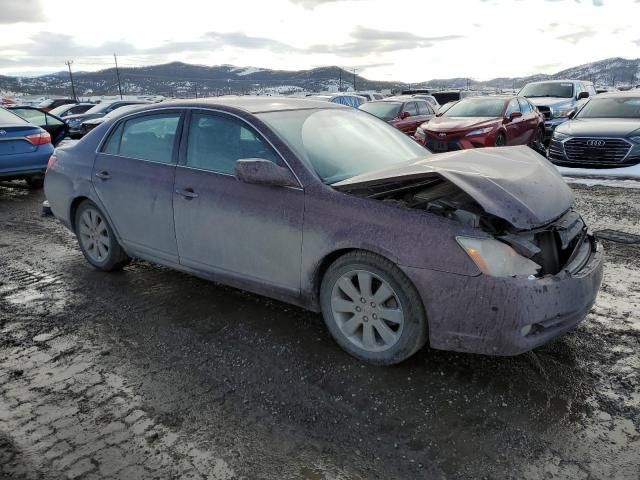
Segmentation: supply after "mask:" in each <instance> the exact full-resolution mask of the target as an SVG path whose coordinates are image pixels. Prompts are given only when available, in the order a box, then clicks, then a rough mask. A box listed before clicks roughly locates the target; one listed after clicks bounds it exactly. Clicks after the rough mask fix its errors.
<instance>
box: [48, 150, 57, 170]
mask: <svg viewBox="0 0 640 480" xmlns="http://www.w3.org/2000/svg"><path fill="white" fill-rule="evenodd" d="M57 161H58V157H56V154H55V153H54V154H53V155H51V156H50V157H49V162H48V163H47V172H48V171H49V170H51V169H52V168H53V166H54V165H55V164H56V162H57Z"/></svg>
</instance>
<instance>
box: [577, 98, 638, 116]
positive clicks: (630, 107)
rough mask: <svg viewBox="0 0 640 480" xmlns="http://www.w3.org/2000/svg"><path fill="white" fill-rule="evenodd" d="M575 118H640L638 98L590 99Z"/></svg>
mask: <svg viewBox="0 0 640 480" xmlns="http://www.w3.org/2000/svg"><path fill="white" fill-rule="evenodd" d="M576 118H640V96H638V97H624V98H592V99H591V100H590V101H589V102H587V104H586V105H585V106H584V107H583V108H582V110H580V112H579V113H578V115H576Z"/></svg>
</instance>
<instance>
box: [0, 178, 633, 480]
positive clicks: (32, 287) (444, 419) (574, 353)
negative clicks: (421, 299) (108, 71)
mask: <svg viewBox="0 0 640 480" xmlns="http://www.w3.org/2000/svg"><path fill="white" fill-rule="evenodd" d="M574 189H575V192H576V196H577V203H578V206H579V208H580V210H581V211H582V212H583V213H584V216H585V217H586V219H587V221H588V222H589V223H590V224H591V225H592V226H593V228H594V229H595V230H597V229H600V228H614V229H619V230H625V231H628V232H633V233H638V234H640V190H634V189H619V188H611V187H598V186H591V187H587V186H579V185H576V186H574ZM42 200H43V193H42V192H41V191H37V192H33V191H30V190H27V189H25V188H21V185H20V184H19V183H18V182H16V183H14V184H11V185H7V184H4V186H0V479H5V478H6V479H40V478H46V479H50V478H51V479H57V478H85V479H92V478H122V479H143V478H162V479H164V478H214V479H232V478H248V479H258V478H264V479H288V478H303V479H309V480H320V479H369V478H372V479H414V478H447V479H481V478H486V479H494V478H495V479H505V478H513V479H541V478H548V479H565V478H567V479H612V478H614V479H638V478H639V476H640V467H639V465H640V382H639V372H640V313H639V312H640V308H639V307H640V246H635V247H632V246H624V245H620V244H615V243H611V242H605V247H606V250H607V264H606V271H605V280H604V285H603V289H602V292H601V294H600V296H599V299H598V301H597V304H596V306H595V307H594V309H593V311H592V312H591V314H590V315H589V316H588V318H587V320H586V321H585V322H583V323H582V324H581V325H580V326H579V328H578V329H577V330H575V331H574V332H571V333H570V334H568V335H566V336H564V337H563V338H561V339H560V340H558V341H556V342H555V343H553V344H551V345H547V346H545V347H543V348H540V349H538V350H536V351H535V352H534V353H529V354H525V355H521V356H518V357H513V358H492V357H486V356H480V355H466V354H456V353H449V352H442V351H436V350H431V349H429V348H425V349H424V350H423V351H421V352H420V353H419V354H417V355H416V356H415V357H413V358H412V359H410V360H409V361H407V362H406V363H404V364H402V365H400V366H397V367H392V368H377V367H370V366H368V365H363V364H362V363H360V362H358V361H357V360H355V359H353V358H351V357H349V356H348V355H346V354H345V353H343V352H342V351H341V350H340V349H339V348H338V347H337V346H336V345H335V344H334V342H333V341H332V340H331V339H330V338H329V336H328V334H327V332H326V331H325V329H324V328H323V324H322V321H321V319H320V317H319V316H318V315H315V314H310V313H307V312H305V311H303V310H300V309H298V308H295V307H291V306H288V305H285V304H282V303H279V302H276V301H272V300H267V299H265V298H262V297H258V296H254V295H249V294H246V293H243V292H241V291H238V290H234V289H231V288H226V287H223V286H219V285H215V284H213V283H208V282H205V281H202V280H199V279H197V278H194V277H191V276H188V275H184V274H180V273H176V272H174V271H171V270H168V269H165V268H162V267H158V266H155V265H151V264H148V263H145V262H135V263H133V264H132V265H130V266H129V267H127V268H126V269H125V270H124V271H123V272H121V273H117V274H104V273H98V272H96V271H94V270H92V269H91V268H90V267H89V265H88V264H87V263H86V262H85V261H84V259H83V257H82V255H81V254H80V251H79V250H78V248H77V246H76V242H75V240H74V237H73V236H72V235H71V234H70V233H69V232H67V231H66V230H65V229H64V228H63V227H62V226H60V225H59V224H58V223H57V222H56V221H55V220H53V219H52V218H43V217H41V216H40V204H41V202H42Z"/></svg>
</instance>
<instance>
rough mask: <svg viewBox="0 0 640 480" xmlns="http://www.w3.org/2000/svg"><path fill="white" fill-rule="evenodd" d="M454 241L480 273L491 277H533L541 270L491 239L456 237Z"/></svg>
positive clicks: (508, 247) (507, 246)
mask: <svg viewBox="0 0 640 480" xmlns="http://www.w3.org/2000/svg"><path fill="white" fill-rule="evenodd" d="M456 240H457V241H458V243H459V244H460V246H461V247H462V248H463V249H464V251H465V252H467V255H469V257H471V260H473V261H474V263H475V264H476V265H477V266H478V268H479V269H480V270H481V271H482V273H484V274H486V275H491V276H492V277H514V276H516V275H535V274H536V273H538V270H540V268H541V267H540V265H538V264H537V263H535V262H532V261H531V260H529V259H527V258H524V257H523V256H522V255H519V254H518V253H516V251H515V250H514V249H513V248H511V247H510V246H509V245H506V244H504V243H502V242H500V241H498V240H495V239H493V238H475V237H456Z"/></svg>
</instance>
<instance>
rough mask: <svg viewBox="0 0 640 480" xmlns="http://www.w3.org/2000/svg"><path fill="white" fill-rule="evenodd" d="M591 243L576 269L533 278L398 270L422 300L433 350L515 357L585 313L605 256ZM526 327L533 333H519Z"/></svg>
mask: <svg viewBox="0 0 640 480" xmlns="http://www.w3.org/2000/svg"><path fill="white" fill-rule="evenodd" d="M589 245H590V250H591V251H590V252H589V256H588V258H587V260H586V263H584V265H583V266H582V267H581V268H580V270H579V271H577V272H575V273H570V272H569V271H567V270H564V271H562V272H560V273H559V274H557V275H553V276H552V275H547V276H545V277H543V278H537V279H533V280H528V279H521V278H496V277H490V276H487V275H478V276H476V277H467V276H461V275H455V274H449V273H442V272H435V271H431V270H425V269H419V268H412V267H401V268H402V269H403V271H404V272H405V273H406V274H407V276H409V278H410V279H411V280H412V281H413V282H414V284H415V285H416V287H417V289H418V291H419V292H420V295H421V296H422V300H423V303H424V305H425V309H426V312H427V317H428V320H429V341H430V344H431V347H433V348H437V349H442V350H453V351H459V352H468V353H481V354H488V355H517V354H520V353H524V352H527V351H529V350H531V349H533V348H536V347H538V346H540V345H543V344H545V343H547V342H549V341H551V340H553V339H554V338H557V337H558V336H560V335H562V334H563V333H565V332H567V331H568V330H571V329H573V328H574V327H575V326H576V325H577V324H578V323H580V322H581V321H582V320H584V318H585V317H586V315H587V314H588V313H589V310H590V309H591V307H592V306H593V303H594V302H595V299H596V296H597V293H598V290H599V288H600V284H601V283H602V272H603V257H604V252H603V249H602V246H601V245H600V244H599V243H597V242H596V241H595V240H593V239H590V243H589ZM527 326H532V327H531V330H530V332H529V333H528V334H525V335H523V328H525V327H527ZM525 331H526V328H525Z"/></svg>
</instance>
